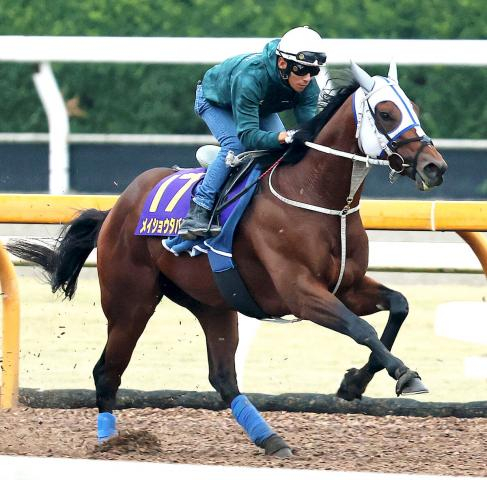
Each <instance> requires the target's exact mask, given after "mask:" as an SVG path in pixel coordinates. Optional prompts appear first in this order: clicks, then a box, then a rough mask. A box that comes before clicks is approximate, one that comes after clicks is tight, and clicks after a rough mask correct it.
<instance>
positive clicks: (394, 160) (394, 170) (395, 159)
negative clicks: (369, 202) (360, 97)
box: [366, 98, 433, 182]
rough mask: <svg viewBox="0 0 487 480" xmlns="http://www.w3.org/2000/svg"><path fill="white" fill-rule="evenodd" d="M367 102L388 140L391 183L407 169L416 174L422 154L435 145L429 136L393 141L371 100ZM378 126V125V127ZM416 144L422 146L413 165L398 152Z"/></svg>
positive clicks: (375, 121)
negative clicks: (410, 144)
mask: <svg viewBox="0 0 487 480" xmlns="http://www.w3.org/2000/svg"><path fill="white" fill-rule="evenodd" d="M366 101H367V108H368V109H369V112H370V113H371V115H372V117H373V119H374V123H375V125H376V127H377V130H378V131H379V132H380V133H381V134H382V135H384V137H386V139H387V146H386V148H385V151H386V153H387V160H388V162H389V168H390V169H391V173H390V175H389V179H390V180H391V182H394V181H395V180H396V179H397V176H398V175H400V174H401V173H403V172H404V170H406V168H412V169H413V174H416V167H417V165H418V158H419V156H420V155H421V152H422V151H423V150H424V149H425V147H427V146H428V145H433V141H432V140H431V138H430V137H428V135H421V136H418V135H416V136H415V137H411V138H405V139H403V140H399V139H397V140H394V139H392V138H391V137H390V136H389V134H388V133H387V130H386V128H385V127H384V124H383V123H382V120H381V119H380V117H379V116H377V115H376V114H375V112H374V110H373V109H372V106H371V105H370V102H369V99H368V98H367V99H366ZM377 124H378V125H377ZM414 142H421V146H420V147H419V149H418V150H417V152H416V155H415V156H414V158H413V161H412V163H407V162H406V161H405V160H404V157H403V156H402V155H401V154H400V153H399V152H398V150H399V149H400V148H401V147H403V146H404V145H407V144H409V143H414Z"/></svg>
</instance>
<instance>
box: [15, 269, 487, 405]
mask: <svg viewBox="0 0 487 480" xmlns="http://www.w3.org/2000/svg"><path fill="white" fill-rule="evenodd" d="M90 270H91V272H88V274H82V277H81V279H80V282H79V288H78V292H77V294H76V296H75V298H74V300H73V301H71V302H68V301H61V300H60V299H56V297H55V296H54V295H52V294H51V292H50V290H49V287H48V286H47V285H43V284H41V283H40V282H39V280H38V279H37V278H34V277H32V276H31V275H26V276H21V277H20V278H19V283H20V290H21V297H22V298H21V305H22V312H21V313H22V327H21V364H20V368H21V374H20V385H21V386H22V387H38V388H43V389H52V388H92V387H93V380H92V376H91V370H92V368H93V365H94V363H95V362H96V360H97V359H98V357H99V355H100V353H101V351H102V348H103V345H104V343H105V339H106V336H105V328H106V320H105V318H104V316H103V313H102V311H101V307H100V299H99V292H98V282H97V279H96V278H95V276H94V275H93V270H92V269H90ZM85 271H86V269H85ZM460 279H461V277H460ZM391 286H392V287H393V288H396V289H399V290H400V291H402V292H403V293H404V294H405V295H406V296H407V297H408V299H409V302H410V311H411V313H410V315H409V317H408V319H407V321H406V323H405V324H404V326H403V329H402V331H401V332H400V336H399V338H398V340H397V343H396V346H395V349H394V351H395V354H396V355H398V356H399V357H400V358H402V359H403V360H404V361H405V363H407V364H408V366H410V367H411V368H414V369H417V370H418V372H419V373H420V375H421V376H422V377H423V380H424V381H425V383H426V385H427V386H428V387H429V388H430V390H431V393H430V394H429V395H422V396H419V397H416V398H417V399H418V400H424V401H472V400H485V396H486V395H485V380H482V379H467V378H465V377H464V374H463V361H464V358H465V357H466V356H480V355H485V354H486V353H487V352H486V348H485V346H481V345H475V344H470V343H466V342H460V341H456V340H450V339H445V338H439V337H437V336H435V333H434V318H435V309H436V307H437V305H439V304H440V303H443V302H447V301H455V300H458V301H467V300H475V301H481V300H482V297H485V295H486V288H485V287H478V286H466V285H461V284H458V285H426V286H425V285H418V286H410V285H400V284H396V285H391ZM367 318H368V319H369V320H370V321H371V322H372V324H373V325H374V326H375V327H376V329H378V330H382V328H383V326H384V324H385V319H386V314H384V313H380V314H376V315H373V316H371V317H367ZM461 320H462V319H459V321H461ZM486 320H487V319H486ZM367 357H368V351H367V349H366V348H365V347H362V346H360V345H356V344H355V343H354V342H353V341H352V340H351V339H349V338H347V337H344V336H341V335H339V334H337V333H334V332H331V331H328V330H326V329H324V328H321V327H318V326H316V325H314V324H311V323H310V322H301V323H297V324H293V325H276V324H268V323H262V324H261V325H260V326H259V328H258V331H257V334H256V336H255V339H254V341H253V343H252V347H251V349H250V351H249V355H248V361H247V363H246V368H245V372H244V383H245V391H247V392H262V393H284V392H320V393H333V392H335V391H336V389H337V387H338V385H339V383H340V380H341V378H342V376H343V373H344V372H345V370H346V369H347V368H350V367H352V366H356V367H359V366H361V365H362V364H363V363H364V361H365V360H366V359H367ZM207 375H208V374H207V360H206V347H205V341H204V335H203V333H202V331H201V329H200V327H199V324H198V322H197V321H196V319H195V318H194V317H193V316H192V315H191V314H189V313H188V312H187V311H185V310H183V309H181V308H180V307H178V306H176V305H174V304H172V303H171V302H169V301H167V300H164V301H163V302H162V303H161V304H160V305H159V307H158V309H157V311H156V314H155V315H154V317H153V318H152V320H151V321H150V322H149V325H148V327H147V329H146V331H145V333H144V335H143V336H142V338H141V340H140V341H139V343H138V345H137V348H136V350H135V353H134V356H133V357H132V361H131V363H130V365H129V368H128V369H127V371H126V373H125V374H124V376H123V379H122V387H124V388H137V389H144V390H158V389H184V390H211V386H210V385H209V383H208V380H207ZM366 395H368V396H373V397H392V396H394V381H393V380H392V379H391V378H389V377H388V376H387V375H386V374H385V373H383V372H381V373H380V374H378V375H377V376H376V378H375V379H374V380H373V382H372V383H371V385H370V387H369V389H368V390H367V393H366Z"/></svg>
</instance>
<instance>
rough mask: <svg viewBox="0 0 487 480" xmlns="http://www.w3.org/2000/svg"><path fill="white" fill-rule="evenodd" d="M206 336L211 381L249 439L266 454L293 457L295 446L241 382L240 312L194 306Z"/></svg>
mask: <svg viewBox="0 0 487 480" xmlns="http://www.w3.org/2000/svg"><path fill="white" fill-rule="evenodd" d="M191 311H192V312H193V313H194V314H195V315H196V317H197V318H198V320H199V322H200V323H201V326H202V327H203V330H204V332H205V336H206V347H207V351H208V365H209V380H210V383H211V385H212V386H213V387H214V388H215V390H216V391H217V392H218V393H219V394H220V395H221V397H222V399H223V401H224V402H225V403H226V404H227V405H228V406H229V407H230V408H231V410H232V413H233V416H234V417H235V419H236V420H237V422H238V423H239V424H240V426H241V427H242V428H243V429H244V431H245V433H246V434H247V435H248V436H249V438H250V439H251V440H252V441H253V442H254V443H255V444H256V445H257V446H258V447H260V448H263V449H264V451H265V453H266V455H273V456H277V457H280V458H287V457H291V456H292V453H291V449H290V448H289V446H288V445H287V444H286V442H285V441H284V440H283V439H282V438H281V437H280V436H279V435H277V434H276V433H275V432H274V431H273V430H272V429H271V428H270V426H269V425H268V424H267V422H266V421H265V420H264V418H262V416H261V415H260V413H259V412H258V411H257V409H256V408H255V407H254V405H252V403H251V402H250V400H249V399H248V398H247V397H246V396H245V395H242V394H241V393H240V391H239V389H238V385H237V375H236V372H235V352H236V350H237V345H238V323H237V313H236V312H234V311H230V310H219V309H215V308H210V307H205V306H200V307H199V308H195V307H193V308H191Z"/></svg>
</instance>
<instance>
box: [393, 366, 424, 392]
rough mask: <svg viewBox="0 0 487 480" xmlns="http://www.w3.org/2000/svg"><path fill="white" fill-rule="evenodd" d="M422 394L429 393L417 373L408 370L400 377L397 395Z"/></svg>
mask: <svg viewBox="0 0 487 480" xmlns="http://www.w3.org/2000/svg"><path fill="white" fill-rule="evenodd" d="M420 393H429V390H428V389H427V388H426V385H425V384H424V383H423V382H422V381H421V377H420V376H419V375H418V374H417V372H413V371H411V370H408V371H407V372H406V373H404V374H403V375H401V376H400V377H399V380H398V381H397V385H396V394H397V396H398V397H399V395H419V394H420Z"/></svg>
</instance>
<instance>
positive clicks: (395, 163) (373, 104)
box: [352, 62, 447, 190]
mask: <svg viewBox="0 0 487 480" xmlns="http://www.w3.org/2000/svg"><path fill="white" fill-rule="evenodd" d="M352 74H353V76H354V78H355V80H356V81H357V82H358V83H359V85H360V87H361V88H359V89H358V90H357V91H356V92H355V94H354V98H353V106H354V114H355V121H356V124H357V139H358V143H359V147H360V149H361V150H362V152H363V153H365V154H366V155H368V156H370V157H387V160H388V161H389V167H390V168H391V170H392V171H391V173H392V176H395V175H399V174H401V175H407V176H408V177H410V178H411V179H413V180H415V181H416V185H417V187H418V189H420V190H428V189H429V188H432V187H436V186H438V185H441V183H442V182H443V174H444V173H445V171H446V169H447V164H446V162H445V160H444V159H443V157H442V156H441V154H440V153H439V152H438V150H437V149H436V148H435V146H434V145H433V142H432V140H431V139H430V138H429V137H428V136H427V135H426V134H425V132H424V131H423V129H422V128H421V125H420V122H419V119H418V115H417V108H416V106H415V105H414V104H413V103H412V102H411V100H409V98H408V97H407V96H406V94H405V93H404V91H403V90H402V89H401V87H400V86H399V83H398V80H397V68H396V65H395V64H394V63H392V64H391V65H390V68H389V73H388V76H387V77H381V76H374V77H371V76H370V75H369V74H368V73H367V72H365V71H364V70H363V69H362V68H360V67H359V66H358V65H357V64H355V63H353V62H352Z"/></svg>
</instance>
